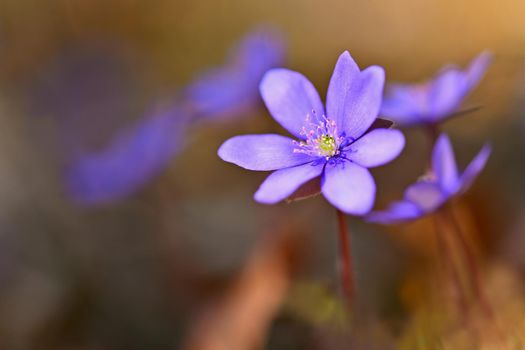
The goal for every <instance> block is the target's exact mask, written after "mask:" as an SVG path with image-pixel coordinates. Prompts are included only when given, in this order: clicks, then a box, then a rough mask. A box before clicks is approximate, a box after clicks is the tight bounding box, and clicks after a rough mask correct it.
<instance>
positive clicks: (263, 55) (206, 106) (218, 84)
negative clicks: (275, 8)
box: [185, 29, 285, 119]
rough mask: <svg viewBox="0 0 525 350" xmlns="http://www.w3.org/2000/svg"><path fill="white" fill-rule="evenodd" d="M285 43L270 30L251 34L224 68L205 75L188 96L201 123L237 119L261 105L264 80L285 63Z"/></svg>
mask: <svg viewBox="0 0 525 350" xmlns="http://www.w3.org/2000/svg"><path fill="white" fill-rule="evenodd" d="M284 51H285V50H284V43H283V41H282V39H281V38H280V36H279V35H278V34H277V33H276V32H274V31H271V30H268V29H260V30H257V31H254V32H252V33H250V34H248V35H247V36H246V37H245V38H244V39H243V40H242V41H241V42H240V43H239V44H238V45H237V46H236V47H235V48H234V50H233V52H232V53H231V54H230V57H229V59H228V63H227V64H226V65H225V66H222V67H218V68H213V69H211V70H209V71H207V72H205V73H204V74H202V75H201V76H200V77H199V78H198V79H197V80H196V81H195V82H194V83H192V84H191V85H190V86H189V87H188V88H187V89H186V92H185V98H186V99H187V102H188V103H189V104H190V105H191V107H192V108H193V112H194V113H195V114H196V117H197V118H199V119H213V118H225V117H229V118H231V117H232V116H238V115H240V114H242V113H243V112H245V111H247V110H250V109H251V108H254V106H255V105H256V104H258V103H259V101H260V100H259V95H258V93H257V90H258V86H259V82H260V81H261V78H262V76H263V75H264V73H265V72H266V71H268V70H269V69H270V68H275V67H279V66H281V65H282V64H283V61H284Z"/></svg>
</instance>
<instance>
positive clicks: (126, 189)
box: [66, 107, 187, 204]
mask: <svg viewBox="0 0 525 350" xmlns="http://www.w3.org/2000/svg"><path fill="white" fill-rule="evenodd" d="M186 123H187V116H186V114H185V112H184V111H183V110H181V109H180V108H178V107H172V108H170V109H167V110H163V111H162V112H160V113H154V114H153V115H152V116H149V117H147V118H145V119H144V120H141V121H139V122H137V123H136V124H135V125H132V126H130V127H129V128H127V129H123V130H121V131H120V133H119V134H118V135H116V136H115V137H114V138H113V140H112V141H111V143H110V144H109V145H108V147H107V148H105V149H103V150H101V151H98V152H92V153H85V154H83V155H81V156H79V157H77V158H76V159H75V160H74V162H73V163H72V164H71V165H70V167H69V169H68V171H67V174H66V175H67V177H66V180H67V182H66V186H67V190H68V192H69V194H70V195H71V196H72V197H73V198H74V199H75V200H76V201H78V202H79V203H82V204H99V203H106V202H110V201H114V200H117V199H121V198H125V197H127V196H129V195H131V194H133V193H135V192H136V191H137V190H138V189H139V188H141V187H142V186H144V185H145V184H146V183H148V182H149V181H150V180H151V178H152V177H154V176H155V175H158V174H159V173H160V172H161V171H163V170H164V169H165V168H166V167H167V166H168V164H169V162H170V161H171V160H172V159H173V157H174V156H175V155H176V154H177V153H178V152H180V151H181V150H182V148H183V143H184V138H183V136H184V131H185V130H186Z"/></svg>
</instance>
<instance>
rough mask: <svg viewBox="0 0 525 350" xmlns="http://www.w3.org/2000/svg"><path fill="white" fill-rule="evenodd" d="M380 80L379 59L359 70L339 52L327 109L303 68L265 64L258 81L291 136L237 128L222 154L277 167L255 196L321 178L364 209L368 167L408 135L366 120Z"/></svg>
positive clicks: (266, 199)
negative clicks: (266, 67)
mask: <svg viewBox="0 0 525 350" xmlns="http://www.w3.org/2000/svg"><path fill="white" fill-rule="evenodd" d="M383 85H384V71H383V69H382V68H381V67H378V66H371V67H369V68H367V69H365V70H363V71H361V70H360V69H359V67H358V66H357V64H356V63H355V62H354V60H353V59H352V57H351V56H350V54H349V53H348V52H344V53H343V54H342V55H341V56H340V57H339V60H338V61H337V64H336V66H335V69H334V72H333V75H332V78H331V80H330V84H329V87H328V93H327V97H326V111H325V108H324V106H323V103H322V102H321V99H320V97H319V95H318V93H317V91H316V90H315V88H314V86H313V85H312V83H311V82H310V81H308V80H307V79H306V78H305V77H304V76H303V75H301V74H300V73H298V72H294V71H291V70H287V69H273V70H270V71H269V72H268V73H266V74H265V76H264V77H263V80H262V82H261V84H260V92H261V95H262V98H263V100H264V102H265V104H266V107H267V108H268V110H269V111H270V113H271V115H272V116H273V118H274V119H275V120H276V121H277V122H278V123H279V124H281V125H282V126H283V127H284V128H285V129H286V130H288V131H289V132H290V133H291V134H292V135H293V136H294V137H295V140H294V139H292V138H289V137H285V136H280V135H275V134H263V135H243V136H236V137H233V138H231V139H229V140H227V141H226V142H224V144H223V145H222V146H221V147H220V149H219V151H218V154H219V157H221V158H222V159H223V160H225V161H227V162H231V163H234V164H236V165H238V166H240V167H243V168H245V169H248V170H257V171H274V172H273V173H272V174H270V175H269V176H268V178H267V179H266V180H265V181H264V182H263V183H262V184H261V186H260V187H259V189H258V190H257V192H256V193H255V200H256V201H258V202H261V203H266V204H273V203H277V202H279V201H281V200H284V199H286V198H288V197H289V196H291V195H292V194H293V193H294V192H296V191H297V190H298V189H299V188H300V187H301V185H303V184H305V183H307V182H309V181H311V180H313V179H316V178H319V179H320V184H321V192H322V193H323V195H324V196H325V197H326V199H327V200H328V201H329V202H330V203H331V204H332V205H334V206H335V207H336V208H338V209H340V210H341V211H343V212H345V213H348V214H354V215H363V214H366V213H368V212H369V211H370V209H371V208H372V206H373V203H374V199H375V192H376V187H375V183H374V179H373V178H372V175H371V174H370V172H369V171H368V169H367V168H371V167H375V166H379V165H382V164H385V163H388V162H390V161H391V160H393V159H394V158H396V157H397V156H398V155H399V153H400V152H401V150H402V149H403V147H404V143H405V141H404V137H403V134H402V133H401V132H399V131H397V130H389V129H385V128H377V129H373V128H371V126H372V124H373V123H374V121H375V120H376V118H377V115H378V113H379V108H380V105H381V98H382V92H383ZM371 129H373V130H371ZM367 131H369V132H367Z"/></svg>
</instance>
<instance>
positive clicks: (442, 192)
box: [367, 134, 491, 224]
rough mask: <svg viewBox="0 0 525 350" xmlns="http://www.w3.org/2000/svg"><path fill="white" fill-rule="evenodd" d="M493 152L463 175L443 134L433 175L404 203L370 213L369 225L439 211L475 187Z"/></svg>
mask: <svg viewBox="0 0 525 350" xmlns="http://www.w3.org/2000/svg"><path fill="white" fill-rule="evenodd" d="M490 152H491V148H490V146H489V145H485V146H484V147H483V148H482V149H481V151H480V152H479V153H478V154H477V155H476V157H474V159H473V160H472V161H471V162H470V164H469V165H468V166H467V168H466V169H465V171H464V172H463V174H461V175H459V174H458V170H457V166H456V160H455V158H454V152H453V150H452V145H451V144H450V140H449V138H448V136H447V135H446V134H441V136H439V138H438V140H437V141H436V144H435V146H434V150H433V153H432V170H431V171H430V173H429V174H427V175H426V176H425V177H424V178H423V179H421V180H419V181H417V182H416V183H415V184H413V185H411V186H409V187H408V188H407V189H406V191H405V195H404V197H405V198H404V199H403V200H401V201H398V202H394V203H392V204H391V205H390V207H389V208H388V209H387V210H385V211H376V212H372V213H370V214H369V215H368V216H367V221H369V222H375V223H382V224H392V223H399V222H406V221H411V220H414V219H418V218H420V217H422V216H425V215H427V214H430V213H432V212H434V211H436V210H437V209H439V208H440V207H441V206H442V205H443V204H445V203H446V202H447V201H449V200H450V199H451V198H453V197H454V196H457V195H460V194H462V193H464V192H465V191H466V190H467V189H468V188H469V187H470V186H471V184H472V183H473V182H474V180H475V179H476V177H477V176H478V175H479V173H480V172H481V171H482V170H483V168H484V167H485V164H486V162H487V159H488V157H489V155H490Z"/></svg>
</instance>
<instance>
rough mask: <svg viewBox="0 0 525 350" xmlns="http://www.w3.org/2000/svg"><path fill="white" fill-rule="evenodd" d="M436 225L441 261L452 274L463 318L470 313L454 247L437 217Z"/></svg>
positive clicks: (456, 297)
mask: <svg viewBox="0 0 525 350" xmlns="http://www.w3.org/2000/svg"><path fill="white" fill-rule="evenodd" d="M434 225H435V232H436V241H437V245H438V253H439V255H440V260H442V263H443V265H444V267H445V270H446V271H448V272H449V273H450V277H451V278H452V283H453V285H454V289H455V299H456V302H457V304H458V309H459V312H460V314H461V316H462V317H466V315H467V313H468V308H467V302H466V296H465V292H464V290H463V287H462V286H461V278H460V276H459V272H458V269H457V267H456V264H454V257H453V254H452V247H451V246H450V244H449V243H448V242H447V239H446V237H445V235H444V234H445V232H444V230H442V229H441V225H440V222H439V221H438V218H437V217H436V218H435V221H434Z"/></svg>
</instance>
